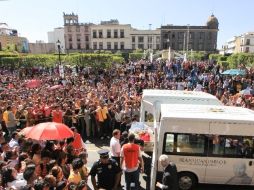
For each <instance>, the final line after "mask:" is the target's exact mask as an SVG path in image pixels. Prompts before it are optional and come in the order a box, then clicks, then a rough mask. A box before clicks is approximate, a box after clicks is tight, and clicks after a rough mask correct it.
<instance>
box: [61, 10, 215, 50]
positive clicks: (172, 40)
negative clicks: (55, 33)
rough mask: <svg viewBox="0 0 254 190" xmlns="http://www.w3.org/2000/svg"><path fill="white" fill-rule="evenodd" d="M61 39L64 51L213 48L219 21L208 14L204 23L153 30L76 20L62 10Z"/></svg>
mask: <svg viewBox="0 0 254 190" xmlns="http://www.w3.org/2000/svg"><path fill="white" fill-rule="evenodd" d="M63 17H64V40H65V48H66V51H67V53H68V52H73V51H78V52H89V51H94V50H110V51H118V50H121V51H132V50H135V49H144V50H146V49H155V50H159V49H168V48H169V46H170V47H171V48H172V50H176V51H186V50H187V51H188V50H193V51H206V52H215V51H216V48H217V35H218V27H219V22H218V19H217V18H216V17H215V16H214V15H211V16H210V17H209V19H208V21H207V23H206V25H205V26H190V25H187V26H174V25H165V26H161V28H159V29H156V30H151V29H150V30H139V29H134V28H132V27H131V25H130V24H119V22H118V20H110V21H102V22H101V23H100V24H92V23H85V24H83V23H79V20H78V15H75V14H74V13H72V14H65V13H64V15H63Z"/></svg>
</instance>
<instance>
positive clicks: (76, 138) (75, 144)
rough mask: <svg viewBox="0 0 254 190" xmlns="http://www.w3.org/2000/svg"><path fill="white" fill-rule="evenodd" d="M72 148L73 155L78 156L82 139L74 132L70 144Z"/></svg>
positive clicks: (81, 147)
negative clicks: (73, 150)
mask: <svg viewBox="0 0 254 190" xmlns="http://www.w3.org/2000/svg"><path fill="white" fill-rule="evenodd" d="M72 146H73V148H74V149H75V154H79V153H80V152H81V151H82V149H83V146H82V139H81V136H80V134H79V133H76V132H74V141H73V142H72Z"/></svg>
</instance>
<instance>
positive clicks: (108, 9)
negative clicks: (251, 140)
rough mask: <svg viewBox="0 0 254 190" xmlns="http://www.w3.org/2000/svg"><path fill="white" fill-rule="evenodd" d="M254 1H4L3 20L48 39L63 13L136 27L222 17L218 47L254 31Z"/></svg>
mask: <svg viewBox="0 0 254 190" xmlns="http://www.w3.org/2000/svg"><path fill="white" fill-rule="evenodd" d="M253 7H254V0H241V1H239V0H90V1H88V0H0V23H1V22H3V23H7V24H8V25H9V27H10V28H13V29H17V30H18V33H19V35H20V36H22V37H26V38H27V39H28V40H29V42H35V41H36V40H43V41H45V42H47V40H48V38H47V32H49V31H53V30H54V28H57V27H63V12H65V13H72V12H73V13H75V14H78V15H79V22H80V23H85V22H92V23H95V24H99V23H100V21H102V20H110V19H118V21H119V22H120V23H121V24H131V25H132V26H133V27H134V28H138V29H149V24H152V25H151V26H152V29H156V28H159V27H160V26H161V25H166V24H173V25H187V24H190V25H198V26H202V25H205V24H206V21H207V19H208V17H209V16H210V15H211V14H214V15H215V16H216V17H217V18H218V20H219V33H218V44H217V47H218V48H221V46H222V45H223V44H224V43H225V42H226V41H227V40H229V39H231V38H233V37H234V36H236V35H240V34H243V33H245V32H251V31H254V20H253V18H254V11H253Z"/></svg>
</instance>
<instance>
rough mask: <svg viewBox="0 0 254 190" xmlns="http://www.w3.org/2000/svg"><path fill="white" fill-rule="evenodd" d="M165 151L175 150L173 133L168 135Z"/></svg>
mask: <svg viewBox="0 0 254 190" xmlns="http://www.w3.org/2000/svg"><path fill="white" fill-rule="evenodd" d="M165 151H166V152H173V151H174V135H173V134H167V135H166V145H165Z"/></svg>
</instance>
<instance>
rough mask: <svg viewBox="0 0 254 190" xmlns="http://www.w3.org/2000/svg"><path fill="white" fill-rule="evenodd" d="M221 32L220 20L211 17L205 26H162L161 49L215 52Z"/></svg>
mask: <svg viewBox="0 0 254 190" xmlns="http://www.w3.org/2000/svg"><path fill="white" fill-rule="evenodd" d="M218 30H219V22H218V19H217V18H216V17H215V16H214V15H211V16H210V17H209V18H208V21H207V23H206V25H205V26H190V25H186V26H174V25H165V26H161V49H168V48H169V47H171V48H172V49H173V50H176V51H189V50H193V51H206V52H215V51H216V49H217V36H218Z"/></svg>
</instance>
